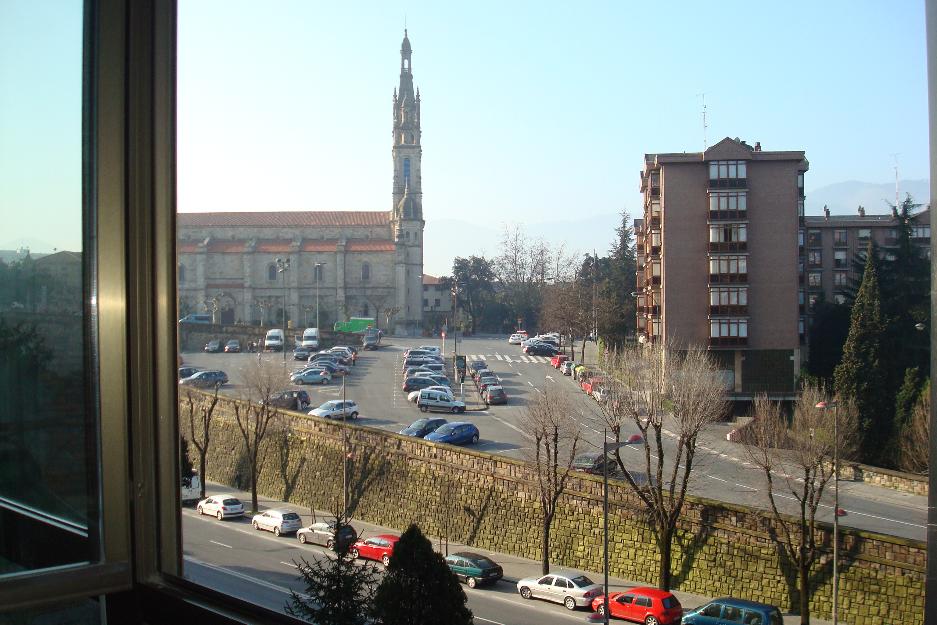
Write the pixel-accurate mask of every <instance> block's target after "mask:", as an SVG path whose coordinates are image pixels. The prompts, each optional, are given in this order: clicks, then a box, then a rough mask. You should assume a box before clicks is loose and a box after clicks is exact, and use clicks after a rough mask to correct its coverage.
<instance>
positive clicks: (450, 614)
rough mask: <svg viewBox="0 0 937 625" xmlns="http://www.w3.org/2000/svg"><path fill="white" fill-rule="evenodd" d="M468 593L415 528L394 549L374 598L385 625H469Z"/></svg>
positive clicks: (379, 618)
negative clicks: (466, 595) (466, 594)
mask: <svg viewBox="0 0 937 625" xmlns="http://www.w3.org/2000/svg"><path fill="white" fill-rule="evenodd" d="M466 601H467V599H466V597H465V592H463V591H462V586H460V585H459V580H458V579H456V576H455V575H454V574H453V573H452V571H451V570H449V567H448V566H447V565H446V562H445V560H443V558H442V556H441V555H439V554H438V553H436V552H435V551H433V546H432V545H431V544H430V542H429V540H427V538H426V537H425V536H423V533H422V532H421V531H420V528H418V527H417V526H416V525H411V526H410V527H409V528H407V531H406V532H404V533H403V535H402V536H401V537H400V540H399V541H397V544H396V545H395V546H394V553H393V555H392V556H391V558H390V566H388V567H387V571H386V573H385V574H384V579H383V580H382V581H381V584H380V586H378V588H377V592H376V593H375V595H374V615H375V616H376V617H377V618H378V620H379V621H380V622H381V623H382V624H383V625H463V624H464V625H469V624H470V623H472V611H471V610H469V609H468V607H466V605H465V604H466Z"/></svg>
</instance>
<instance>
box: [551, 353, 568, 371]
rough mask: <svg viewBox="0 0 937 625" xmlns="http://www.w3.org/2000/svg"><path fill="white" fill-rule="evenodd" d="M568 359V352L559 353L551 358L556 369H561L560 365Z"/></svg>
mask: <svg viewBox="0 0 937 625" xmlns="http://www.w3.org/2000/svg"><path fill="white" fill-rule="evenodd" d="M567 360H569V356H568V355H566V354H557V355H556V356H554V357H553V358H551V359H550V364H551V365H553V368H554V369H559V368H560V366H561V365H562V364H563V363H564V362H566V361H567Z"/></svg>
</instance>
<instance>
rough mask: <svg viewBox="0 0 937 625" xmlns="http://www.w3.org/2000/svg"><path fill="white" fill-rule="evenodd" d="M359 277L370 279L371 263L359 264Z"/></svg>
mask: <svg viewBox="0 0 937 625" xmlns="http://www.w3.org/2000/svg"><path fill="white" fill-rule="evenodd" d="M361 279H362V280H370V279H371V265H370V264H369V263H364V264H363V265H361Z"/></svg>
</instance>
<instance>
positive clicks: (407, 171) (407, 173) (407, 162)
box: [403, 158, 410, 180]
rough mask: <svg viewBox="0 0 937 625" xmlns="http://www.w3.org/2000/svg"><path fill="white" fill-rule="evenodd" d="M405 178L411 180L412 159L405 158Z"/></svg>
mask: <svg viewBox="0 0 937 625" xmlns="http://www.w3.org/2000/svg"><path fill="white" fill-rule="evenodd" d="M403 179H404V180H410V159H409V158H405V159H403Z"/></svg>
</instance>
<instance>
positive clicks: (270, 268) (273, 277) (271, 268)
mask: <svg viewBox="0 0 937 625" xmlns="http://www.w3.org/2000/svg"><path fill="white" fill-rule="evenodd" d="M267 280H270V281H271V282H276V281H277V266H276V265H275V264H273V263H270V264H269V265H267Z"/></svg>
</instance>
